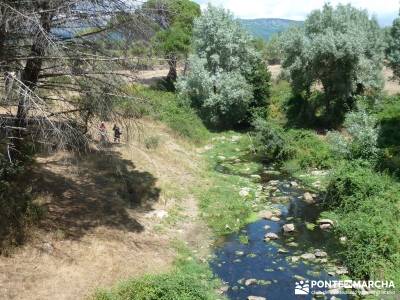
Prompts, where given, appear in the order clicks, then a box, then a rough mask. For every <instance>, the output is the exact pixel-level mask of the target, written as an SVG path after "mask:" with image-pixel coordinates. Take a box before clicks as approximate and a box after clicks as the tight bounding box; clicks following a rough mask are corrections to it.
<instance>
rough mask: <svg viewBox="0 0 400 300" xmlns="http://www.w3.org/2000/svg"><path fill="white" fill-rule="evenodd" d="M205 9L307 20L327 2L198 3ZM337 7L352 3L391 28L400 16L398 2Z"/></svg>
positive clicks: (362, 1) (358, 0)
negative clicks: (221, 8) (216, 6)
mask: <svg viewBox="0 0 400 300" xmlns="http://www.w3.org/2000/svg"><path fill="white" fill-rule="evenodd" d="M195 1H196V2H198V3H200V4H202V7H205V6H206V5H207V3H208V2H210V3H212V4H214V5H219V6H223V7H225V8H227V9H229V10H231V11H232V12H233V13H234V14H235V15H236V16H237V17H240V18H247V19H254V18H284V19H292V20H304V19H305V17H306V16H307V15H308V14H309V13H310V12H311V11H312V10H314V9H319V8H321V7H322V6H323V5H324V3H325V2H327V1H324V0H294V1H293V0H195ZM329 2H330V3H332V4H333V5H337V4H338V3H343V4H346V3H351V4H352V5H353V6H355V7H357V8H363V9H367V10H368V12H369V13H370V14H374V15H376V16H377V17H378V20H379V21H380V23H381V24H382V25H388V24H390V23H391V21H392V20H393V19H394V18H395V17H396V16H397V15H398V12H399V2H398V0H381V1H379V0H331V1H329Z"/></svg>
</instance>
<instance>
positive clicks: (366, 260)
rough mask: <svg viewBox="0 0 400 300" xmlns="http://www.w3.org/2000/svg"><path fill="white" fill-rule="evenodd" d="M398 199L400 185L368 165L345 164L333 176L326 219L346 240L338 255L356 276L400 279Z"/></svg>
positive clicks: (328, 189) (325, 203)
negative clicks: (332, 223) (329, 219)
mask: <svg viewBox="0 0 400 300" xmlns="http://www.w3.org/2000/svg"><path fill="white" fill-rule="evenodd" d="M399 195H400V186H399V184H398V183H396V182H394V181H393V179H392V178H391V177H389V176H387V175H384V174H380V173H377V172H375V171H373V170H372V169H371V168H370V166H369V164H367V163H365V161H353V162H346V163H343V164H342V165H340V166H339V167H338V168H337V169H336V170H335V172H334V173H333V174H332V175H331V179H330V183H329V185H328V188H327V193H326V197H325V200H324V202H323V206H324V207H325V209H327V210H328V212H326V213H324V214H323V215H324V217H329V218H332V219H334V220H335V221H336V222H335V223H336V226H335V227H334V230H335V233H336V234H337V235H338V236H346V237H347V242H346V244H345V245H344V246H343V249H342V251H341V252H340V253H339V254H340V255H341V258H342V260H343V261H344V262H345V264H346V265H347V266H348V267H349V268H350V270H351V271H352V272H353V273H354V275H356V276H358V277H361V278H376V279H378V278H379V279H386V280H394V278H388V277H387V276H389V275H388V274H390V276H394V277H396V278H397V279H398V278H399V273H398V270H399V269H400V260H399V255H398V254H399V249H400V229H399V226H398V224H399V216H400V207H399V198H398V197H399ZM396 274H397V275H396ZM397 284H399V282H397Z"/></svg>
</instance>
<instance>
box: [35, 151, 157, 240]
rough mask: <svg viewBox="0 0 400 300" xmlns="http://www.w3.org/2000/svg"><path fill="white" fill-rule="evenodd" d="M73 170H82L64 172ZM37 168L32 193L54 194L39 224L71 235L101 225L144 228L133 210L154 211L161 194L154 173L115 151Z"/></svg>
mask: <svg viewBox="0 0 400 300" xmlns="http://www.w3.org/2000/svg"><path fill="white" fill-rule="evenodd" d="M70 164H72V166H73V167H76V168H71V165H70ZM70 169H76V170H78V171H79V173H78V174H74V175H73V176H66V175H68V174H65V172H68V170H70ZM37 173H38V174H37V176H35V177H37V179H36V182H35V183H34V186H35V189H34V191H33V192H34V193H35V194H43V195H50V196H51V197H50V198H51V201H50V202H49V203H46V204H44V207H45V209H46V210H47V215H46V217H44V218H43V219H42V220H41V222H40V224H39V227H40V228H42V229H44V230H46V231H54V230H62V231H63V232H64V235H65V236H66V238H71V239H79V238H81V237H82V236H84V235H85V234H86V233H87V232H89V231H90V230H92V229H94V228H96V227H99V226H105V227H109V228H116V229H121V230H126V231H130V232H141V231H143V230H144V227H143V226H142V225H141V224H140V223H139V222H138V221H137V220H136V219H135V217H134V213H135V211H137V210H142V211H145V210H150V209H151V207H152V204H153V203H154V202H156V201H157V200H158V198H159V194H160V190H159V189H158V188H157V187H156V186H155V184H156V180H157V179H156V178H155V177H154V176H153V175H152V174H150V173H148V172H142V171H138V170H136V169H135V165H134V164H133V163H132V162H131V161H129V160H125V159H122V158H121V156H120V154H119V153H117V152H115V151H112V150H110V151H101V152H95V153H89V154H87V155H84V156H80V157H77V158H74V159H72V161H71V162H67V164H65V163H63V162H62V161H49V162H46V163H43V164H40V166H39V168H38V170H37Z"/></svg>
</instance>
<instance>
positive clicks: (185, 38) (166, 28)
mask: <svg viewBox="0 0 400 300" xmlns="http://www.w3.org/2000/svg"><path fill="white" fill-rule="evenodd" d="M146 6H147V7H148V8H153V9H156V13H157V14H158V16H157V18H156V22H157V23H158V24H159V25H160V27H161V30H160V31H159V32H158V33H157V34H156V36H155V39H154V41H155V46H156V49H157V50H159V51H160V52H161V53H162V54H163V55H164V56H165V58H166V59H167V61H168V64H169V73H168V75H167V80H168V81H170V82H175V81H176V79H177V70H176V68H177V61H178V59H179V58H180V57H183V58H187V56H188V54H189V51H190V49H191V43H192V29H193V21H194V19H195V18H197V17H198V16H200V14H201V10H200V6H199V5H198V4H197V3H195V2H193V1H190V0H150V1H149V2H147V4H146Z"/></svg>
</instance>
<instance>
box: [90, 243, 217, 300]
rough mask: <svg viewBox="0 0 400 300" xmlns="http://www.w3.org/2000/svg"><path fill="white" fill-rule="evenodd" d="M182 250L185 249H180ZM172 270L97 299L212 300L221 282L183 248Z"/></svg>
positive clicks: (129, 283)
mask: <svg viewBox="0 0 400 300" xmlns="http://www.w3.org/2000/svg"><path fill="white" fill-rule="evenodd" d="M180 248H182V247H180ZM178 251H179V258H178V259H177V261H176V262H175V267H174V269H173V270H172V271H170V272H168V273H164V274H158V275H146V276H143V277H140V278H138V279H131V280H128V281H126V282H122V283H120V284H119V285H118V286H117V287H115V288H113V289H112V290H110V291H107V290H100V291H98V292H97V293H96V294H95V295H94V296H93V297H92V299H93V300H143V299H146V300H177V299H179V300H192V299H193V300H212V299H216V294H215V291H214V289H215V288H216V287H217V284H218V283H217V282H216V280H215V279H214V278H213V276H212V273H211V271H210V270H209V269H208V267H207V265H205V264H201V263H199V262H198V261H196V259H194V258H193V256H192V255H191V254H190V252H189V251H188V250H187V249H183V250H182V249H180V250H178Z"/></svg>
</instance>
